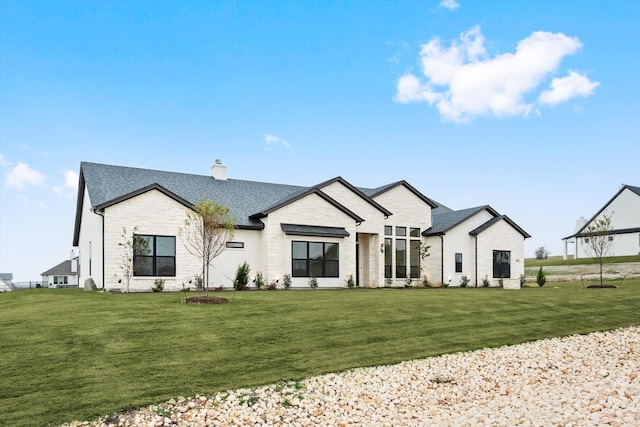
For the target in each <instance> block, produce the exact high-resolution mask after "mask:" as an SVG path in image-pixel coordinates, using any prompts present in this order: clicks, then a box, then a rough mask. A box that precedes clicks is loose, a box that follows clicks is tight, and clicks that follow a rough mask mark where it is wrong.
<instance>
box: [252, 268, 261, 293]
mask: <svg viewBox="0 0 640 427" xmlns="http://www.w3.org/2000/svg"><path fill="white" fill-rule="evenodd" d="M253 284H254V285H256V288H257V289H262V287H263V286H264V277H262V271H258V272H257V273H256V278H255V279H253Z"/></svg>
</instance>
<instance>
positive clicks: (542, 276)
mask: <svg viewBox="0 0 640 427" xmlns="http://www.w3.org/2000/svg"><path fill="white" fill-rule="evenodd" d="M536 283H537V284H538V286H540V287H543V286H544V284H545V283H547V276H546V275H545V274H544V271H542V266H540V269H539V270H538V274H536Z"/></svg>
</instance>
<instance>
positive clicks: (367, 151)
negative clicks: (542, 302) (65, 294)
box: [0, 0, 640, 281]
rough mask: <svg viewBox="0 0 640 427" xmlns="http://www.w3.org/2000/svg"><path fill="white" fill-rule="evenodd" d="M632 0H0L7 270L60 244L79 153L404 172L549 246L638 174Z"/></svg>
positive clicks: (105, 159) (1, 227)
mask: <svg viewBox="0 0 640 427" xmlns="http://www.w3.org/2000/svg"><path fill="white" fill-rule="evenodd" d="M639 21H640V2H637V1H613V0H612V1H569V0H565V1H488V0H482V1H468V0H457V1H453V0H446V1H442V2H441V1H439V0H435V1H375V2H366V1H342V2H338V1H309V2H300V1H293V2H287V1H275V2H268V1H261V2H249V1H241V2H224V1H218V2H201V1H183V2H171V1H131V2H125V1H70V2H65V1H35V0H32V1H10V0H0V168H1V169H0V180H1V183H0V239H1V242H0V271H2V272H9V273H13V274H14V280H16V281H25V280H38V279H39V275H40V273H42V272H43V271H45V270H47V269H49V268H51V267H53V266H54V265H56V264H58V263H59V262H61V261H63V260H64V259H66V258H67V257H68V256H69V252H70V250H71V249H72V237H73V223H74V215H75V204H76V191H77V190H76V186H77V174H78V170H79V166H80V162H81V161H92V162H100V163H109V164H117V165H126V166H139V167H147V168H152V169H161V170H172V171H181V172H190V173H198V174H208V173H209V166H210V164H211V163H213V161H214V160H215V159H217V158H220V159H223V161H224V163H225V164H227V165H228V168H229V169H228V171H229V176H230V178H237V179H249V180H258V181H267V182H280V183H291V184H299V185H312V184H315V183H318V182H321V181H324V180H327V179H330V178H333V177H335V176H338V175H340V176H342V177H344V178H345V179H347V180H348V181H349V182H351V183H353V184H354V185H357V186H362V187H377V186H380V185H383V184H386V183H389V182H393V181H396V180H400V179H405V180H407V181H408V182H409V183H411V184H412V185H413V186H415V187H416V188H417V189H419V190H420V191H421V192H422V193H424V194H425V195H427V196H428V197H431V198H433V199H434V200H436V201H438V202H441V203H443V204H445V205H447V206H449V207H451V208H453V209H463V208H468V207H472V206H478V205H484V204H489V205H491V206H492V207H493V208H494V209H496V210H497V211H498V212H500V213H502V214H506V215H508V216H509V217H510V218H512V219H513V220H514V221H516V223H518V224H519V225H520V226H521V227H522V228H524V229H525V230H526V231H527V232H529V233H530V234H531V235H532V236H533V237H532V238H531V239H528V240H527V241H526V244H525V252H526V255H527V256H532V255H533V251H534V250H535V248H536V247H538V246H546V247H547V248H548V249H549V250H551V253H552V254H556V255H559V254H561V253H562V246H561V238H562V237H564V236H566V235H568V234H570V233H572V232H573V228H574V225H575V220H576V219H577V218H579V217H580V216H585V217H589V216H591V215H592V214H594V213H595V212H596V211H597V210H598V209H599V208H600V207H601V206H602V205H603V204H604V203H605V202H607V201H608V200H609V198H611V197H612V196H613V195H614V194H615V192H616V191H617V190H618V189H619V188H620V186H621V184H623V183H625V184H631V185H640V168H639V167H638V162H639V159H640V141H639V135H640V120H639V118H640V108H639V106H640V105H639V104H640V84H638V81H640V54H639V50H638V45H639V44H640V43H639V42H640V34H639V33H638V31H637V25H638V24H637V23H638V22H639Z"/></svg>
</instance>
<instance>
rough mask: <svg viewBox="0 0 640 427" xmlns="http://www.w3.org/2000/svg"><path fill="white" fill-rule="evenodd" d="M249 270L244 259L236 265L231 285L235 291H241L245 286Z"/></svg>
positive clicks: (247, 281)
mask: <svg viewBox="0 0 640 427" xmlns="http://www.w3.org/2000/svg"><path fill="white" fill-rule="evenodd" d="M250 271H251V269H250V268H249V264H247V262H246V261H245V262H244V263H242V264H241V265H239V266H238V269H237V270H236V279H235V280H234V281H233V287H234V289H235V290H236V291H241V290H243V289H245V288H246V287H247V284H248V283H249V272H250Z"/></svg>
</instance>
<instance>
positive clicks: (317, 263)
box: [291, 241, 340, 277]
mask: <svg viewBox="0 0 640 427" xmlns="http://www.w3.org/2000/svg"><path fill="white" fill-rule="evenodd" d="M339 263H340V258H339V253H338V244H337V243H330V242H298V241H294V242H291V276H293V277H339V275H340V268H339Z"/></svg>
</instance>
